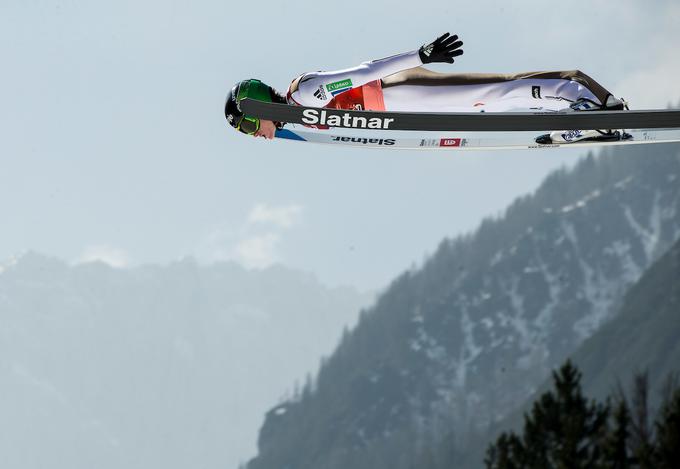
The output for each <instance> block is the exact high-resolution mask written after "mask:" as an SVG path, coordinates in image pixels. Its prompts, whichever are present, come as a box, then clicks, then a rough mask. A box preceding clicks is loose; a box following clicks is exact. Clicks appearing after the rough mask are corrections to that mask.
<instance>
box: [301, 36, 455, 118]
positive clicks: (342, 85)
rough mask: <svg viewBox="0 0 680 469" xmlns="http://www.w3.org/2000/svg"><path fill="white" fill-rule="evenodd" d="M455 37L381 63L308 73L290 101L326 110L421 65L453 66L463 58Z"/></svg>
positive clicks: (446, 37) (437, 40) (385, 59)
mask: <svg viewBox="0 0 680 469" xmlns="http://www.w3.org/2000/svg"><path fill="white" fill-rule="evenodd" d="M462 45H463V43H462V41H459V40H458V36H456V35H453V36H449V33H446V34H444V35H442V36H440V37H438V38H437V39H436V40H435V41H433V42H432V43H429V44H425V45H423V46H421V47H420V48H419V49H417V50H414V51H411V52H405V53H403V54H397V55H393V56H390V57H386V58H384V59H378V60H372V61H370V62H363V63H362V64H360V65H359V66H357V67H353V68H347V69H344V70H334V71H328V72H310V73H306V74H304V75H302V76H301V77H300V79H299V82H298V84H297V89H296V90H295V91H294V92H293V94H292V97H293V99H294V100H295V102H297V103H298V104H301V105H304V106H316V107H323V106H326V105H327V104H328V103H329V102H330V101H331V100H332V99H333V97H334V96H336V95H338V94H340V93H342V92H343V91H347V90H349V89H351V88H357V87H359V86H362V85H365V84H366V83H369V82H371V81H374V80H379V79H381V78H384V77H387V76H389V75H392V74H394V73H397V72H400V71H402V70H406V69H409V68H414V67H419V66H421V65H423V64H425V63H433V62H447V63H453V61H454V57H457V56H459V55H461V54H463V51H462V49H460V47H461V46H462Z"/></svg>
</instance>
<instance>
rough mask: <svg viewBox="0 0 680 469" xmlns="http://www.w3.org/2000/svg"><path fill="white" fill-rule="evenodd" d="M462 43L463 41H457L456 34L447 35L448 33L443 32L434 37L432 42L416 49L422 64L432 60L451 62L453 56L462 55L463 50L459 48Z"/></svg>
mask: <svg viewBox="0 0 680 469" xmlns="http://www.w3.org/2000/svg"><path fill="white" fill-rule="evenodd" d="M462 45H463V41H459V40H458V36H456V35H455V34H454V35H453V36H449V33H445V34H443V35H441V36H439V37H438V38H437V39H435V40H434V42H431V43H430V44H425V45H424V46H421V47H420V49H418V55H419V56H420V60H421V61H422V62H423V63H424V64H429V63H432V62H446V63H450V64H452V63H453V58H454V57H458V56H459V55H463V50H462V49H460V46H462Z"/></svg>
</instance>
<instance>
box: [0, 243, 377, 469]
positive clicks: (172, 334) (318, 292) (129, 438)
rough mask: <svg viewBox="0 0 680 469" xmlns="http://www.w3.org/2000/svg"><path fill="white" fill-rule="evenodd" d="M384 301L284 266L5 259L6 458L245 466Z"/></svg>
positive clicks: (1, 326)
mask: <svg viewBox="0 0 680 469" xmlns="http://www.w3.org/2000/svg"><path fill="white" fill-rule="evenodd" d="M371 300H372V297H371V296H369V295H365V294H360V293H358V292H356V291H354V290H352V289H350V288H335V289H329V288H326V287H324V286H323V285H321V284H319V282H318V281H317V280H316V279H315V278H314V277H313V276H311V275H309V274H305V273H301V272H295V271H291V270H287V269H284V268H282V267H274V268H271V269H268V270H264V271H247V270H244V269H243V268H241V267H239V266H238V265H235V264H227V263H225V264H215V265H211V266H200V265H198V264H196V263H195V262H193V261H192V260H183V261H181V262H176V263H172V264H170V265H167V266H145V267H139V268H134V269H114V268H111V267H109V266H107V265H105V264H102V263H91V264H83V265H77V266H69V265H67V264H65V263H64V262H61V261H59V260H56V259H52V258H48V257H45V256H42V255H38V254H35V253H28V254H26V255H24V256H22V257H20V258H19V259H16V260H14V261H12V262H9V263H6V264H5V265H3V266H2V267H0V415H1V416H2V420H1V423H0V460H2V464H1V465H2V466H3V467H13V468H21V469H28V468H44V467H70V468H90V467H100V468H120V467H126V468H148V467H165V468H186V467H201V468H211V467H214V468H217V467H224V466H225V465H228V466H230V467H236V466H237V465H238V464H239V461H244V460H245V459H246V458H247V457H249V456H250V455H252V454H254V452H255V447H254V440H255V437H256V434H257V428H258V426H259V425H260V423H261V416H262V414H263V412H264V410H265V409H266V408H267V407H268V406H270V405H271V403H272V402H273V401H276V400H278V399H282V398H284V397H285V396H284V393H286V392H288V394H289V395H294V393H295V392H296V391H295V390H294V389H293V384H294V380H296V379H298V380H304V376H305V373H309V372H311V371H313V370H314V369H316V368H317V367H318V362H319V360H320V358H321V356H322V355H323V354H328V353H330V352H331V351H332V348H333V347H334V346H335V345H336V344H337V341H338V340H339V338H340V332H341V331H342V328H343V327H344V326H348V325H351V324H353V323H355V322H356V319H357V316H358V312H359V309H360V307H362V306H364V305H366V304H369V303H370V301H371ZM301 386H302V385H301V384H300V386H299V387H301ZM287 390H288V391H287Z"/></svg>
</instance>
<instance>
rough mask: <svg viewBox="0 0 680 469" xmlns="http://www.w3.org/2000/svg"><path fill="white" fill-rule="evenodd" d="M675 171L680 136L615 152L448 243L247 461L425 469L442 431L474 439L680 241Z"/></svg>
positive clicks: (393, 289) (398, 285) (375, 313)
mask: <svg viewBox="0 0 680 469" xmlns="http://www.w3.org/2000/svg"><path fill="white" fill-rule="evenodd" d="M679 181H680V151H679V150H678V147H677V146H668V145H654V146H644V147H639V148H634V147H630V146H629V147H622V148H616V149H610V150H606V151H604V152H602V153H601V154H600V155H598V156H597V157H595V156H593V155H589V156H588V157H587V158H585V159H583V160H582V161H581V162H580V163H579V164H578V165H577V166H576V167H575V168H574V169H573V170H571V171H567V170H562V171H558V172H556V173H554V174H552V175H551V176H549V177H548V178H547V179H546V180H545V182H544V183H543V184H542V185H541V186H540V187H539V188H538V190H537V191H536V192H535V193H534V194H532V195H530V196H527V197H524V198H521V199H519V200H517V201H516V202H515V203H513V204H512V205H511V206H510V207H509V208H508V209H507V211H506V213H505V214H504V215H503V216H502V217H499V218H498V219H494V220H486V221H485V222H483V223H482V224H481V226H480V227H479V229H478V230H477V231H476V232H475V233H473V234H471V235H468V236H463V237H458V238H456V239H451V240H445V241H444V242H442V243H441V245H440V246H439V248H438V250H437V251H436V253H435V254H434V255H433V256H432V257H431V258H430V259H429V260H428V261H427V262H426V263H425V264H424V265H423V266H422V268H418V269H413V270H412V271H409V272H405V273H404V274H403V275H401V276H399V277H398V278H397V279H396V280H395V281H394V282H393V283H392V285H391V286H390V288H389V289H388V290H387V291H386V292H385V293H384V294H383V295H381V296H380V298H379V299H378V301H377V302H376V305H375V306H374V307H373V308H371V309H369V310H367V311H365V312H364V313H363V314H362V316H361V319H360V321H359V324H358V326H357V327H356V328H355V329H354V330H352V331H351V332H348V333H346V334H345V336H344V337H343V340H342V342H341V344H340V345H339V347H338V348H337V349H336V351H335V353H334V354H333V355H332V356H331V357H330V358H329V359H328V360H327V361H326V362H325V364H324V366H323V367H322V368H321V370H320V373H319V375H318V377H317V379H316V381H315V383H314V384H313V386H309V387H308V388H307V389H305V390H304V391H303V393H302V394H301V396H299V398H297V399H291V400H289V401H288V402H286V403H283V404H280V405H278V406H276V407H274V408H273V409H272V410H271V411H270V412H269V413H268V415H267V419H266V421H265V424H264V426H263V428H262V430H261V432H260V439H259V454H258V457H257V458H255V459H254V460H252V461H251V462H250V463H249V465H248V468H249V469H274V468H280V467H290V468H298V467H314V468H327V469H340V468H345V467H354V468H366V469H368V468H371V469H376V468H388V467H389V468H407V467H411V465H413V467H418V463H419V462H422V457H421V454H420V453H421V452H422V451H423V450H424V449H425V448H426V447H427V446H428V445H429V444H430V443H431V442H433V441H436V440H437V439H444V438H446V439H448V440H449V441H451V442H452V443H453V445H452V448H453V450H454V451H460V450H462V451H464V450H465V448H466V445H468V444H469V443H471V441H470V439H471V438H473V436H472V435H476V434H478V433H480V432H482V433H483V432H485V431H487V430H488V429H489V428H490V427H493V426H494V425H495V424H497V423H498V422H500V421H502V419H503V418H504V417H506V416H507V415H508V414H509V413H510V412H512V411H513V410H514V409H516V408H518V407H519V406H520V405H521V404H522V403H524V402H525V401H526V400H527V399H528V398H529V397H530V396H531V395H532V394H533V393H534V392H535V391H536V390H537V389H538V387H539V386H541V384H542V383H543V382H544V381H545V379H546V378H547V377H548V375H549V371H550V370H551V369H552V368H555V367H557V366H559V365H560V364H561V363H562V362H563V361H564V359H565V358H566V357H568V356H569V355H570V354H572V353H574V352H575V351H576V350H577V349H578V348H579V347H580V346H581V345H582V344H583V343H584V341H585V340H586V339H588V338H589V337H591V336H593V334H594V333H596V332H597V331H598V330H600V329H601V328H602V327H603V325H605V324H607V323H608V322H609V321H610V320H612V318H614V317H615V316H616V314H617V312H619V311H621V308H622V306H624V295H625V293H626V291H627V290H628V289H629V288H630V287H631V285H633V284H634V283H635V282H636V281H637V280H638V279H639V278H640V277H641V275H642V274H643V272H644V271H645V270H646V269H647V268H649V266H650V265H652V263H653V262H654V261H655V260H656V259H657V258H658V257H659V256H660V255H662V254H663V253H664V252H665V251H666V250H667V249H669V247H670V246H671V245H672V244H673V243H674V242H675V241H676V240H677V239H678V238H680V183H679ZM453 215H454V214H450V216H453ZM479 465H481V460H480V462H479Z"/></svg>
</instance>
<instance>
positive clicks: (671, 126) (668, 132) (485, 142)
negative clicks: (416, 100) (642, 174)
mask: <svg viewBox="0 0 680 469" xmlns="http://www.w3.org/2000/svg"><path fill="white" fill-rule="evenodd" d="M241 107H242V109H243V111H244V112H245V113H246V114H248V115H251V116H255V117H259V118H262V119H268V120H272V121H276V122H286V124H285V127H284V128H283V129H280V130H277V132H276V137H277V138H280V139H287V140H297V141H303V142H313V143H322V144H331V145H346V146H358V147H364V148H395V149H396V148H398V149H410V150H434V149H437V150H505V149H543V148H574V147H584V146H609V145H631V144H646V143H672V142H680V109H665V110H661V109H651V110H640V111H638V110H635V111H628V110H626V111H582V112H523V113H518V112H507V113H413V112H378V111H360V110H341V109H326V108H314V107H305V106H291V105H287V104H280V103H267V102H263V101H257V100H253V99H244V100H243V101H242V103H241ZM305 124H306V125H305ZM310 126H311V127H310ZM312 127H325V128H326V130H320V129H316V128H312ZM576 129H628V130H625V131H624V130H619V131H618V136H619V138H607V139H604V140H603V139H598V140H581V141H578V142H575V143H548V144H540V143H536V137H538V136H539V135H542V134H545V133H547V132H549V131H550V130H576Z"/></svg>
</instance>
